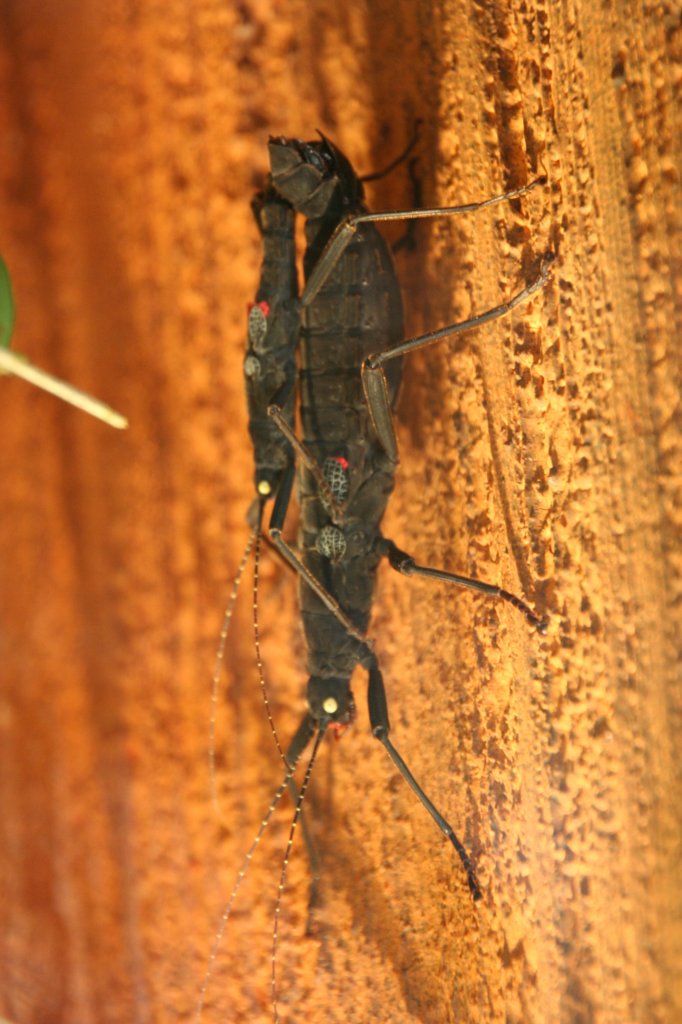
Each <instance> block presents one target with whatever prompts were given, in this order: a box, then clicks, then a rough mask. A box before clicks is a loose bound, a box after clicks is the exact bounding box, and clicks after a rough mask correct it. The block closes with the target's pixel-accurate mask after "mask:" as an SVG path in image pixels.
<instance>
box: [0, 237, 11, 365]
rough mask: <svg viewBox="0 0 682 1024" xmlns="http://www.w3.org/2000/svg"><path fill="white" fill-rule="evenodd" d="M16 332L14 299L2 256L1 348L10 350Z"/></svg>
mask: <svg viewBox="0 0 682 1024" xmlns="http://www.w3.org/2000/svg"><path fill="white" fill-rule="evenodd" d="M13 331H14V297H13V296H12V281H11V279H10V276H9V270H8V269H7V265H6V263H5V261H4V260H3V258H2V256H0V347H2V348H9V345H10V341H11V340H12V332H13Z"/></svg>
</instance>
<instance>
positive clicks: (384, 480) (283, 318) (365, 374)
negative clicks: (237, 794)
mask: <svg viewBox="0 0 682 1024" xmlns="http://www.w3.org/2000/svg"><path fill="white" fill-rule="evenodd" d="M269 153H270V164H271V176H270V181H269V183H268V187H267V188H266V190H265V191H264V192H263V193H261V194H259V195H258V196H257V197H256V199H255V201H254V211H255V213H256V219H257V222H258V224H259V228H260V231H261V234H262V239H263V250H264V255H263V266H262V273H261V282H260V287H259V290H258V293H257V296H256V301H255V303H254V304H253V305H252V307H251V309H250V313H249V331H248V333H249V345H248V351H247V355H246V360H245V364H244V370H245V380H246V390H247V397H248V405H249V427H250V432H251V438H252V441H253V446H254V457H255V463H256V474H255V482H256V492H257V498H256V502H255V505H254V523H255V525H254V535H253V536H254V537H255V541H256V544H257V545H258V544H259V541H260V534H261V524H262V519H263V514H264V508H265V505H266V503H267V502H268V501H269V500H271V499H274V506H273V510H272V514H271V517H270V521H269V525H268V534H269V537H270V539H271V541H272V543H273V544H274V546H275V548H276V549H277V550H278V551H279V552H280V554H281V555H282V557H283V558H284V559H285V560H286V561H287V562H288V563H289V564H290V565H291V566H292V567H293V568H294V570H295V571H296V572H297V574H298V577H299V601H300V608H301V617H302V623H303V629H304V633H305V639H306V646H307V651H308V671H309V673H310V677H309V680H308V686H307V705H308V710H307V712H306V714H305V716H304V717H303V720H302V721H301V724H300V726H299V728H298V730H297V732H296V734H295V736H294V738H293V740H292V741H291V743H290V745H289V747H288V749H287V750H286V753H284V752H282V749H281V747H280V753H281V754H282V757H283V759H284V761H285V765H286V772H285V777H284V781H283V782H282V785H281V786H280V788H279V790H278V791H277V793H276V795H275V798H274V800H273V803H272V804H271V807H270V809H269V811H268V813H267V815H266V817H265V819H264V822H263V825H262V826H261V829H260V830H259V833H258V835H257V837H256V839H255V841H254V844H253V845H252V847H251V849H250V850H249V852H248V854H247V857H246V860H245V862H244V866H243V867H242V870H241V872H240V874H239V876H238V879H237V883H236V885H235V888H234V890H233V892H232V895H231V897H230V900H229V902H228V905H227V907H226V909H225V912H224V914H223V919H222V924H221V929H220V932H219V936H218V939H217V940H216V941H217V942H218V941H219V939H220V935H221V934H222V930H223V928H224V925H225V923H226V921H227V918H228V916H229V914H230V911H231V907H232V903H233V901H234V898H235V896H236V893H237V890H238V888H239V886H240V884H241V880H242V878H243V876H244V872H245V870H246V866H247V865H248V862H249V861H250V859H251V856H252V854H253V851H254V849H255V847H256V845H257V843H258V841H259V840H260V836H261V835H262V832H263V829H264V828H265V826H266V824H267V822H268V821H269V819H270V816H271V814H272V812H273V810H274V807H275V806H276V804H277V803H278V801H279V799H280V797H281V795H282V794H283V792H284V791H285V789H286V788H287V786H289V787H290V788H292V789H293V791H294V792H295V794H296V809H295V812H294V818H293V821H292V827H291V832H290V837H289V843H288V846H287V851H286V855H285V858H284V862H283V866H282V873H281V877H280V885H279V889H278V893H279V895H278V898H277V905H276V909H275V925H274V930H273V961H272V1001H273V1011H274V1016H275V1019H277V999H276V984H275V950H276V944H277V928H278V919H279V909H280V896H281V892H282V890H283V887H284V882H285V878H286V871H287V864H288V860H289V853H290V850H291V843H292V840H293V834H294V829H295V827H296V823H297V821H298V820H299V817H300V814H301V806H302V803H303V799H304V796H305V791H306V787H307V785H308V780H309V778H310V775H311V772H312V768H313V764H314V760H315V756H316V754H317V751H318V749H319V746H320V743H321V741H322V739H323V737H324V736H325V734H326V732H327V731H331V730H342V729H343V728H345V727H346V726H347V725H348V724H349V723H350V722H352V720H353V718H354V715H355V705H354V701H353V695H352V693H351V689H350V677H351V674H352V672H353V670H354V669H355V667H356V666H357V665H358V664H360V665H361V666H362V667H363V668H365V669H366V670H367V672H368V677H369V683H368V703H369V716H370V722H371V727H372V732H373V735H374V736H375V737H376V738H377V739H378V740H379V741H380V742H381V743H382V744H383V746H384V747H385V749H386V751H387V753H388V755H389V756H390V758H391V759H392V761H393V763H394V764H395V766H396V768H397V769H398V771H399V772H400V773H401V775H402V776H403V778H404V779H405V780H406V782H407V783H408V785H409V786H410V787H411V788H412V790H413V791H414V793H415V794H416V796H417V798H418V799H419V801H420V802H421V803H422V805H423V806H424V807H425V808H426V810H427V811H428V813H429V814H430V815H431V817H432V818H433V820H434V821H435V822H436V824H437V825H438V827H439V828H440V829H441V831H442V832H443V833H444V834H445V835H446V836H447V838H448V839H449V840H450V842H451V843H452V844H453V846H454V848H455V849H456V851H457V853H458V855H459V858H460V860H461V862H462V865H463V867H464V870H465V873H466V877H467V882H468V885H469V889H470V891H471V894H472V896H473V898H474V899H475V900H478V899H479V898H480V897H481V890H480V887H479V883H478V881H477V878H476V875H475V872H474V869H473V866H472V864H471V861H470V859H469V856H468V854H467V852H466V850H465V849H464V847H463V845H462V843H461V842H460V840H459V839H458V838H457V836H456V834H455V832H454V830H453V829H452V827H451V826H450V824H449V823H448V822H447V821H446V820H445V818H444V817H443V816H442V815H441V813H440V812H439V811H438V810H437V808H436V807H435V806H434V804H433V803H432V802H431V800H430V799H429V797H428V796H427V795H426V793H425V792H424V790H423V789H422V788H421V786H420V784H419V783H418V782H417V781H416V779H415V778H414V776H413V775H412V773H411V772H410V770H409V768H408V766H407V764H406V763H405V761H404V760H403V758H402V757H401V755H400V754H399V753H398V751H397V750H396V748H395V746H394V745H393V743H392V741H391V739H390V736H389V732H390V727H389V718H388V710H387V702H386V693H385V688H384V681H383V675H382V672H381V669H380V666H379V662H378V659H377V657H376V655H375V653H374V650H373V645H372V643H371V641H370V640H369V639H368V638H367V635H366V633H367V627H368V624H369V618H370V613H371V606H372V599H373V595H374V589H375V579H376V571H377V567H378V565H379V563H380V562H381V560H382V559H384V558H385V559H387V561H388V563H389V565H390V566H392V568H394V569H395V570H397V571H398V572H400V573H402V574H403V575H406V576H412V575H420V576H428V577H431V578H434V579H439V580H442V581H445V582H448V583H453V584H456V585H458V586H463V587H468V588H470V589H473V590H477V591H479V592H481V593H484V594H488V595H490V596H494V597H498V598H501V599H503V600H505V601H506V602H508V603H510V604H511V605H513V606H514V607H515V608H517V609H518V610H519V611H521V612H522V613H523V614H524V615H525V617H526V618H527V620H528V622H529V623H530V624H531V625H532V626H534V627H535V628H537V629H538V630H539V631H543V629H544V622H543V620H541V619H540V618H539V617H538V616H537V615H536V614H535V613H534V612H533V611H532V610H531V609H530V608H529V607H528V605H527V604H526V603H525V602H524V601H522V600H521V599H520V598H518V597H516V596H515V595H513V594H511V593H509V592H508V591H506V590H503V589H501V588H500V587H498V586H495V585H493V584H489V583H485V582H483V581H481V580H475V579H471V578H468V577H466V576H462V575H459V574H456V573H452V572H449V571H446V570H444V569H437V568H432V567H427V566H422V565H419V564H417V563H416V561H415V560H414V558H412V557H411V556H410V555H408V554H406V553H405V552H403V551H401V550H400V548H399V547H397V545H396V544H395V543H394V542H393V541H391V540H389V539H388V538H386V537H384V536H383V535H382V533H381V520H382V518H383V515H384V511H385V508H386V504H387V501H388V498H389V496H390V494H391V491H392V489H393V485H394V476H395V469H396V465H397V461H398V453H397V443H396V437H395V431H394V427H393V408H394V404H395V400H396V395H397V392H398V387H399V383H400V377H401V372H402V357H403V356H404V355H405V354H406V353H408V352H411V351H413V350H415V349H417V348H421V347H423V346H425V345H429V344H431V343H434V342H436V341H438V340H440V339H442V338H445V337H449V336H452V335H454V334H456V333H459V332H461V331H463V330H467V329H469V328H473V327H478V326H480V325H481V324H483V323H486V322H487V321H489V320H493V319H496V318H498V317H500V316H503V315H505V314H506V313H508V312H509V311H510V310H512V309H513V308H514V307H515V306H517V305H519V304H520V303H522V302H524V301H525V300H526V299H528V298H529V297H530V296H531V295H532V294H533V293H534V292H535V291H537V290H538V289H539V288H541V287H542V286H543V284H544V283H545V281H546V280H547V276H548V267H549V263H550V258H549V257H546V258H545V259H544V260H543V262H542V264H541V267H540V271H539V273H538V275H537V277H536V278H535V280H533V281H532V282H531V284H530V285H528V286H527V287H525V288H523V289H522V290H521V291H519V292H518V293H517V294H516V295H514V296H513V297H512V298H511V299H509V300H508V301H506V302H504V303H503V304H501V305H499V306H497V307H495V308H494V309H491V310H488V311H486V312H484V313H482V314H480V315H478V316H475V317H473V318H471V319H469V320H466V321H463V322H460V323H455V324H451V325H449V326H446V327H443V328H440V329H439V330H437V331H434V332H431V333H428V334H425V335H421V336H419V337H416V338H412V339H409V340H404V331H403V311H402V301H401V295H400V288H399V284H398V280H397V277H396V272H395V268H394V264H393V259H392V256H391V252H390V249H389V247H388V245H387V243H386V242H385V240H384V239H383V238H382V236H381V234H380V233H379V231H378V230H377V228H376V226H375V224H376V223H377V222H383V221H390V220H412V219H417V218H425V217H436V216H450V215H453V214H459V213H464V212H471V211H474V210H478V209H481V208H483V207H485V206H490V205H492V204H494V203H498V202H501V201H502V200H510V199H514V198H517V197H519V196H522V195H524V194H525V193H527V192H529V191H530V190H531V189H532V188H534V187H535V186H536V185H538V184H539V183H540V181H541V179H538V180H536V181H534V182H532V183H531V184H529V185H527V186H524V187H522V188H519V189H516V190H514V191H512V192H508V193H505V194H504V195H501V196H496V197H494V198H493V199H489V200H486V201H484V202H482V203H476V204H470V205H467V206H460V207H448V208H442V209H428V210H408V211H400V212H390V213H374V214H372V213H369V212H368V211H367V209H366V207H365V205H364V201H363V187H362V182H361V180H360V178H359V177H358V176H357V175H356V173H355V172H354V171H353V169H352V167H351V165H350V163H349V161H348V160H347V158H346V157H345V156H344V155H343V154H342V153H341V152H340V150H339V149H338V148H337V147H335V146H333V145H332V144H331V143H330V142H329V140H327V139H326V138H325V137H324V136H321V137H320V140H319V141H313V142H301V141H299V140H296V139H285V138H273V139H271V140H270V144H269ZM296 213H300V214H303V216H304V217H305V218H306V224H305V234H306V243H307V248H306V252H305V257H304V276H305V285H304V288H303V291H302V293H301V294H300V296H299V294H298V289H297V275H296V259H295V241H294V218H295V214H296ZM297 361H298V369H297ZM296 399H298V408H299V412H300V421H301V427H302V433H301V437H299V436H298V435H297V433H296V430H295V404H296ZM296 475H297V479H298V501H299V506H300V527H299V534H298V542H297V548H296V550H294V549H293V548H292V547H291V546H290V545H289V544H288V543H287V542H286V541H285V540H284V538H283V535H282V530H283V525H284V521H285V517H286V513H287V509H288V506H289V503H290V499H291V493H292V489H293V484H294V479H295V476H296ZM249 550H250V549H247V553H246V554H245V559H246V557H248V551H249ZM245 559H244V560H243V562H242V565H243V564H244V561H245ZM224 635H225V633H223V641H224ZM258 660H259V664H260V654H258ZM214 682H215V681H214ZM261 682H262V673H261ZM214 700H215V697H214ZM268 714H269V710H268ZM271 724H272V720H271ZM273 732H274V727H273ZM313 737H314V740H315V742H314V745H313V751H312V754H311V756H310V759H309V761H308V764H307V768H306V771H305V776H304V780H303V783H302V785H301V788H300V790H296V788H295V787H294V785H293V782H292V777H293V772H294V768H295V766H296V764H297V762H298V760H299V758H300V756H301V754H302V752H303V750H304V749H305V747H306V746H307V744H308V743H309V742H310V740H311V739H313ZM278 745H279V744H278ZM215 952H216V949H215V948H214V951H213V953H212V957H211V959H213V958H214V956H215ZM209 974H210V967H209ZM208 977H209V975H207V978H206V980H205V982H204V988H203V989H202V996H201V1001H202V1002H203V998H204V994H205V991H206V985H207V982H208Z"/></svg>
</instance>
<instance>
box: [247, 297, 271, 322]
mask: <svg viewBox="0 0 682 1024" xmlns="http://www.w3.org/2000/svg"><path fill="white" fill-rule="evenodd" d="M254 308H258V309H260V311H261V313H262V314H263V316H264V317H265V318H266V319H267V318H268V316H269V315H270V304H269V303H268V302H266V301H265V300H263V301H262V302H247V304H246V312H247V313H250V312H251V310H252V309H254Z"/></svg>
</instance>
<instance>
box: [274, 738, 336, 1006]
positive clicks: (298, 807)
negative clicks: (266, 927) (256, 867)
mask: <svg viewBox="0 0 682 1024" xmlns="http://www.w3.org/2000/svg"><path fill="white" fill-rule="evenodd" d="M325 730H326V726H325V725H321V726H320V728H319V729H318V732H317V736H316V737H315V743H314V745H313V750H312V753H311V755H310V760H309V761H308V765H307V767H306V770H305V775H304V776H303V782H302V783H301V788H300V790H299V794H298V799H297V801H296V808H295V810H294V816H293V818H292V819H291V828H290V829H289V838H288V840H287V845H286V850H285V853H284V860H283V861H282V871H281V874H280V876H279V885H278V886H277V902H276V903H275V916H274V921H273V926H272V976H271V992H272V1012H273V1017H274V1022H275V1024H279V1014H278V1012H277V941H278V937H279V915H280V911H281V909H282V894H283V892H284V886H285V885H286V879H287V868H288V867H289V858H290V857H291V848H292V846H293V842H294V834H295V832H296V826H297V825H298V820H299V818H300V816H301V809H302V806H303V799H304V797H305V794H306V790H307V788H308V783H309V782H310V776H311V774H312V770H313V765H314V763H315V758H316V756H317V751H318V749H319V746H320V743H321V742H322V739H323V738H324V734H325Z"/></svg>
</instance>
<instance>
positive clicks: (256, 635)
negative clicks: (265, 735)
mask: <svg viewBox="0 0 682 1024" xmlns="http://www.w3.org/2000/svg"><path fill="white" fill-rule="evenodd" d="M258 505H259V509H258V525H257V527H256V535H255V547H254V552H253V641H254V645H255V648H256V664H257V666H258V682H259V683H260V688H261V693H262V695H263V703H264V704H265V712H266V714H267V716H268V722H269V723H270V729H271V730H272V735H273V738H274V740H275V746H276V747H277V749H278V751H279V756H280V757H281V758H282V761H283V762H284V764H285V765H286V766H287V767H288V762H287V759H286V756H285V754H284V750H283V749H282V744H281V743H280V741H279V736H278V735H277V729H276V728H275V723H274V720H273V717H272V711H271V710H270V700H269V698H268V687H267V683H266V682H265V675H264V674H263V660H262V658H261V650H260V629H259V625H258V581H259V568H260V547H261V537H262V536H263V530H262V523H263V507H264V502H263V500H261V501H259V503H258Z"/></svg>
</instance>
